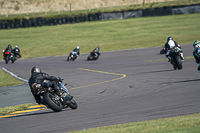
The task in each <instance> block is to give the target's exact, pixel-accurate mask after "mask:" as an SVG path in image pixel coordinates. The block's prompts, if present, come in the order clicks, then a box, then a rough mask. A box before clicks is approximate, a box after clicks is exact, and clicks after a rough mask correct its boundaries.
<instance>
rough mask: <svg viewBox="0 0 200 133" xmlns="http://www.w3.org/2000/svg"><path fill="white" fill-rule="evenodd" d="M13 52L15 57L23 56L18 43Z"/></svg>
mask: <svg viewBox="0 0 200 133" xmlns="http://www.w3.org/2000/svg"><path fill="white" fill-rule="evenodd" d="M13 53H14V55H15V57H17V58H21V54H20V49H19V47H18V46H17V45H16V46H15V48H14V49H13Z"/></svg>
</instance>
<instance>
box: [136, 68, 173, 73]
mask: <svg viewBox="0 0 200 133" xmlns="http://www.w3.org/2000/svg"><path fill="white" fill-rule="evenodd" d="M168 71H175V70H174V69H170V70H160V71H150V72H141V73H138V74H145V73H160V72H168Z"/></svg>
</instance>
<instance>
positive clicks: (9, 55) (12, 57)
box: [3, 50, 17, 64]
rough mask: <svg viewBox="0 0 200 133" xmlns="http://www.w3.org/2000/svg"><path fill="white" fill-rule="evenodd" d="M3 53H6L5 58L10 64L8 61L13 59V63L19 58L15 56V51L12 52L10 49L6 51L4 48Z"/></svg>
mask: <svg viewBox="0 0 200 133" xmlns="http://www.w3.org/2000/svg"><path fill="white" fill-rule="evenodd" d="M3 53H4V60H5V63H6V64H8V62H9V61H10V60H11V62H12V63H14V62H15V60H17V58H16V57H15V55H14V53H13V52H10V51H4V50H3Z"/></svg>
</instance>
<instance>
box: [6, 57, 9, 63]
mask: <svg viewBox="0 0 200 133" xmlns="http://www.w3.org/2000/svg"><path fill="white" fill-rule="evenodd" d="M8 61H9V57H8V56H6V58H5V62H6V64H8Z"/></svg>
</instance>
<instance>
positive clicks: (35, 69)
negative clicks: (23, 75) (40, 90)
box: [31, 66, 41, 74]
mask: <svg viewBox="0 0 200 133" xmlns="http://www.w3.org/2000/svg"><path fill="white" fill-rule="evenodd" d="M33 73H41V69H40V68H39V67H38V66H34V67H33V68H32V69H31V74H33Z"/></svg>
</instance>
